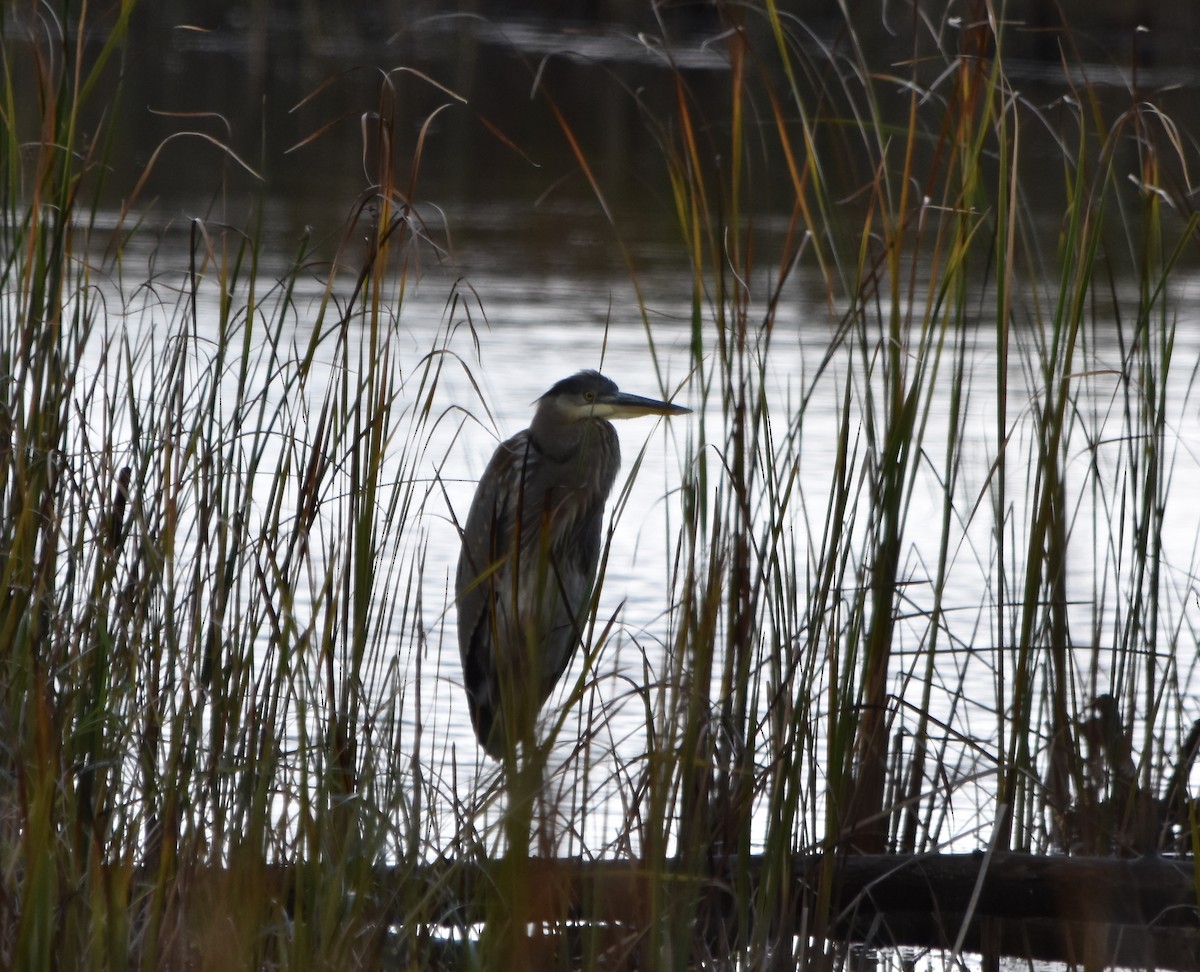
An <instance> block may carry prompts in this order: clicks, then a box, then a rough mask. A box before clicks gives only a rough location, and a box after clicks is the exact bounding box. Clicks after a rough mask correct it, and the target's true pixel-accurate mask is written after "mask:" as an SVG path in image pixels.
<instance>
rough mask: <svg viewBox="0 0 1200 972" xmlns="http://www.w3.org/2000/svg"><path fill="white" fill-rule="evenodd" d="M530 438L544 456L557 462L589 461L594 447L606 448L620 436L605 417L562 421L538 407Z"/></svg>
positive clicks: (530, 427)
mask: <svg viewBox="0 0 1200 972" xmlns="http://www.w3.org/2000/svg"><path fill="white" fill-rule="evenodd" d="M529 437H530V439H532V440H533V444H534V447H535V448H536V449H537V450H538V451H539V452H541V453H542V455H544V456H547V457H549V458H551V459H553V460H555V461H557V462H567V461H568V460H581V461H584V462H586V461H587V455H588V453H589V452H591V450H593V449H600V450H607V448H608V447H609V444H610V443H612V442H613V441H614V440H615V439H616V438H617V430H616V429H614V428H613V427H612V424H611V423H610V422H607V421H605V420H604V419H598V418H593V419H587V420H585V421H582V422H563V421H561V420H560V419H559V418H558V417H557V416H554V415H546V414H543V412H542V411H541V410H539V411H538V412H537V413H536V414H535V415H534V417H533V422H532V423H531V424H530V426H529Z"/></svg>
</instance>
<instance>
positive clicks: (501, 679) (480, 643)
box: [457, 371, 691, 759]
mask: <svg viewBox="0 0 1200 972" xmlns="http://www.w3.org/2000/svg"><path fill="white" fill-rule="evenodd" d="M689 411H691V410H690V409H687V408H683V407H681V406H679V405H671V404H669V403H667V402H660V401H656V400H654V399H651V398H641V397H639V396H637V395H626V394H624V393H622V392H620V391H618V389H617V386H616V385H615V384H614V383H613V382H612V381H610V380H609V379H608V378H605V377H604V375H602V374H600V373H599V372H597V371H581V372H579V373H578V374H576V375H572V376H571V377H570V378H564V379H563V380H562V381H560V382H558V383H557V384H556V385H555V386H554V387H553V388H551V389H550V390H549V391H548V392H546V394H544V395H543V396H542V397H541V398H539V399H538V400H537V411H536V412H535V413H534V416H533V423H532V424H531V425H530V426H529V428H527V429H525V431H523V432H518V433H517V434H516V435H514V436H513V437H512V438H511V439H508V440H507V441H506V442H503V443H501V445H500V447H499V448H497V449H496V453H495V455H493V456H492V460H491V462H489V463H488V466H487V469H485V470H484V473H483V478H481V479H480V480H479V487H478V489H477V490H476V492H475V499H474V500H473V501H472V503H471V511H470V513H468V514H467V523H466V528H465V529H464V530H463V537H462V553H461V554H460V556H459V560H458V582H457V595H458V647H459V652H460V654H461V656H462V668H463V679H464V682H465V684H466V689H467V701H468V703H469V705H470V710H471V722H472V724H473V725H474V727H475V734H476V735H477V736H478V737H479V741H480V743H482V744H483V747H484V749H485V750H487V752H488V754H489V755H490V756H492V757H493V758H495V759H500V758H501V757H502V756H503V754H504V752H505V748H506V746H509V745H511V744H513V743H515V742H517V741H518V740H524V741H529V740H531V739H532V731H533V725H534V720H535V718H536V716H537V713H538V710H540V709H541V707H542V704H543V703H544V702H545V701H546V698H547V697H548V696H549V695H550V692H551V690H552V689H553V688H554V683H555V682H557V681H558V679H559V677H560V676H561V675H562V673H563V670H564V669H565V668H566V667H567V664H568V662H569V661H570V660H571V655H572V654H574V652H575V649H576V648H577V647H578V646H579V644H580V641H581V638H582V634H583V627H584V624H585V622H586V619H587V612H588V604H589V602H590V600H591V594H592V585H593V583H594V582H595V579H596V564H597V562H598V560H599V558H600V534H601V523H602V519H603V515H604V503H605V501H606V500H607V499H608V494H609V492H610V491H611V490H612V487H613V483H614V482H615V480H616V478H617V470H618V469H620V466H621V447H620V443H619V442H618V440H617V430H616V429H614V428H613V427H612V425H610V424H609V423H608V422H607V421H606V419H610V418H633V417H635V416H638V415H682V414H684V413H686V412H689Z"/></svg>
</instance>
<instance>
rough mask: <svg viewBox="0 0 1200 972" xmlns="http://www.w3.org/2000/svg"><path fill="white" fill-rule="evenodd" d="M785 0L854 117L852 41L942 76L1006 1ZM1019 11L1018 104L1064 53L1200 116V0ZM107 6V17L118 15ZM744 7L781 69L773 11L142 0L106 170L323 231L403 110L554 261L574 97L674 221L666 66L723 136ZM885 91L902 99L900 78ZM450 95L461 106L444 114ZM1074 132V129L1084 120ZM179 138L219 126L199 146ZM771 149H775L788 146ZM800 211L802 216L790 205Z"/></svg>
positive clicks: (121, 179)
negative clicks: (1197, 67)
mask: <svg viewBox="0 0 1200 972" xmlns="http://www.w3.org/2000/svg"><path fill="white" fill-rule="evenodd" d="M779 6H780V9H781V10H782V11H783V12H784V20H785V22H786V23H787V25H788V28H789V30H790V32H791V33H790V36H791V39H792V42H793V43H795V44H796V45H797V47H798V49H800V50H802V51H803V53H804V57H806V58H807V59H808V60H807V63H808V66H809V69H808V70H806V72H805V73H803V74H801V75H800V76H799V83H800V84H807V85H811V86H812V87H811V89H810V90H807V91H803V92H802V96H804V97H806V98H811V103H810V104H809V105H808V106H807V107H809V108H810V109H811V108H813V107H814V106H817V107H819V109H820V111H821V112H822V113H823V114H824V115H825V116H826V117H833V116H837V117H843V118H846V117H850V115H849V112H848V109H847V106H846V105H843V104H835V103H832V102H830V101H829V100H823V99H828V98H829V97H830V95H829V92H831V91H832V92H834V97H836V92H837V89H838V83H837V79H836V75H837V73H838V72H839V71H843V72H849V71H851V70H852V68H851V67H849V66H848V65H849V64H851V62H852V61H853V58H852V57H851V56H850V54H849V52H850V50H851V48H852V47H853V46H854V45H858V47H859V48H861V49H862V51H863V58H862V59H863V60H864V61H865V62H866V63H868V64H870V65H878V68H877V70H878V71H879V72H880V73H881V75H886V74H890V73H894V74H895V75H896V76H897V77H908V76H909V75H910V74H911V71H912V69H911V67H910V65H911V64H913V63H917V64H918V65H924V64H925V63H926V62H927V63H928V71H929V78H928V79H927V80H928V81H929V82H930V83H933V82H934V81H935V79H936V78H937V76H938V75H939V74H940V73H942V72H943V71H944V68H945V64H946V61H945V58H944V56H940V55H939V56H934V55H936V54H937V50H938V48H940V49H941V51H943V52H953V51H955V50H958V49H959V46H960V44H962V43H964V42H963V40H962V35H963V26H964V24H970V23H971V18H972V17H986V16H987V10H986V7H985V5H984V4H982V3H966V4H952V5H949V9H948V10H947V9H944V8H943V7H941V6H940V5H927V6H928V9H926V8H924V7H922V8H913V7H911V6H906V5H904V4H888V3H880V2H879V0H873V2H870V3H866V2H863V3H858V4H853V3H852V4H850V7H851V8H852V9H851V15H852V16H851V22H852V23H853V32H854V33H853V37H851V35H850V32H849V30H848V29H847V26H846V24H847V20H846V18H845V16H844V14H843V13H842V12H841V11H840V9H839V4H838V3H836V2H834V0H821V2H805V3H799V2H795V0H792V2H786V3H781V4H780V5H779ZM935 8H937V9H935ZM1060 9H1061V10H1062V11H1063V13H1065V15H1066V16H1067V17H1068V18H1070V20H1069V27H1065V26H1064V24H1063V22H1062V20H1061V15H1060V13H1059V10H1060ZM1004 13H1005V17H1006V24H1007V26H1006V27H1005V28H1004V29H1003V31H1002V35H1001V36H1002V38H1003V41H1002V42H1003V44H1004V45H1005V48H1004V52H1003V54H1004V63H1005V70H1006V73H1007V74H1008V75H1009V78H1010V81H1011V82H1012V84H1013V85H1014V87H1019V93H1020V95H1021V97H1023V98H1026V99H1028V100H1029V101H1030V102H1031V103H1032V104H1035V105H1037V106H1038V107H1039V109H1041V108H1043V107H1044V108H1045V111H1046V119H1047V124H1046V127H1047V128H1050V127H1052V126H1053V125H1055V124H1057V122H1056V121H1055V119H1056V117H1057V116H1056V115H1055V112H1056V111H1063V110H1064V109H1062V108H1061V107H1058V108H1056V107H1055V105H1056V103H1057V102H1059V101H1061V98H1062V95H1063V93H1064V92H1065V90H1066V89H1065V86H1064V74H1063V69H1062V66H1061V65H1062V63H1063V62H1064V60H1065V61H1066V62H1067V63H1069V64H1071V65H1082V66H1084V67H1085V68H1086V70H1087V71H1088V74H1087V76H1086V81H1087V82H1089V83H1090V84H1091V85H1093V89H1094V90H1096V91H1099V92H1100V93H1101V94H1102V96H1103V97H1105V98H1108V99H1110V101H1111V105H1110V107H1112V108H1113V110H1114V112H1119V111H1121V110H1123V108H1124V107H1125V106H1127V105H1128V104H1130V103H1132V102H1133V101H1135V100H1137V99H1140V98H1142V97H1146V96H1148V97H1152V98H1153V100H1155V101H1156V103H1158V104H1160V105H1161V106H1162V107H1163V108H1164V110H1166V111H1167V112H1169V113H1171V114H1172V116H1173V117H1175V118H1176V120H1177V121H1178V122H1179V123H1180V125H1181V127H1183V128H1185V129H1188V130H1191V129H1194V128H1195V127H1196V126H1195V124H1193V116H1194V115H1195V114H1196V112H1197V107H1196V105H1195V104H1194V100H1195V99H1193V98H1191V97H1190V96H1189V90H1191V89H1193V88H1194V80H1195V79H1194V77H1193V75H1194V73H1195V71H1194V67H1193V65H1194V64H1195V63H1196V45H1197V43H1198V41H1197V38H1200V30H1197V28H1198V27H1200V5H1198V4H1195V3H1193V2H1190V0H1175V2H1153V3H1152V2H1149V0H1145V2H1136V3H1130V2H1128V0H1095V2H1091V3H1088V4H1070V3H1068V4H1064V5H1053V4H1046V3H1042V2H1040V0H1026V2H1012V3H1008V4H1006V5H1005V6H1004ZM6 16H7V17H8V18H9V20H10V22H12V23H13V24H14V26H15V27H16V28H20V27H21V26H22V25H21V24H20V20H21V18H22V17H28V16H30V14H29V13H28V11H26V12H25V13H21V12H19V11H14V10H13V9H12V8H10V10H9V12H8V13H7V14H6ZM90 16H92V17H93V20H92V25H93V27H94V28H95V29H96V30H97V31H99V30H100V29H101V28H102V26H103V24H102V22H101V21H99V20H97V19H96V16H95V15H94V14H90ZM731 17H737V18H738V19H739V22H740V23H742V24H744V26H745V28H746V29H747V31H748V32H749V34H750V35H751V38H752V41H753V49H754V51H755V57H756V68H758V69H761V70H762V71H764V72H766V74H767V75H768V76H769V75H770V73H771V72H772V71H773V70H775V69H776V64H775V63H773V61H772V58H773V45H774V41H773V39H772V37H771V35H770V32H769V25H768V23H767V18H766V16H765V15H764V13H763V11H762V10H761V5H755V4H750V5H733V4H731V5H728V6H727V7H725V8H723V9H719V8H718V7H717V6H716V5H714V4H711V3H665V4H652V3H650V2H648V0H591V2H583V0H557V2H550V3H536V4H533V3H516V2H501V3H497V2H490V0H489V2H486V3H485V2H483V0H474V2H471V0H461V2H450V3H446V2H433V0H417V2H412V0H391V2H381V3H370V4H364V3H358V2H350V0H340V2H327V0H291V2H280V0H274V2H273V0H249V2H244V3H234V4H230V3H228V2H226V0H221V2H218V0H180V2H167V3H143V4H141V5H140V6H139V7H138V8H137V10H136V12H135V15H134V18H133V20H132V23H131V42H130V45H129V49H128V55H127V60H126V63H125V64H124V65H123V66H122V69H121V72H120V75H121V84H122V85H123V87H124V91H123V96H122V98H120V99H119V102H118V103H119V104H120V105H121V106H122V107H121V112H120V115H119V117H118V120H117V127H116V131H117V132H118V137H119V147H118V151H117V153H116V158H117V159H118V161H119V163H120V164H118V165H115V166H114V167H113V169H112V172H111V175H110V176H109V177H108V178H107V179H106V181H105V184H104V186H103V192H104V194H105V199H104V201H105V202H106V203H108V204H110V205H116V204H119V203H120V202H121V201H122V200H124V199H125V198H126V197H127V194H128V193H130V192H131V191H132V188H133V187H134V186H135V185H137V184H138V182H139V180H140V179H141V178H142V175H143V173H144V172H145V171H146V169H147V167H150V169H151V172H150V175H149V178H148V179H147V180H146V181H145V183H144V185H143V188H142V192H143V197H144V198H149V199H151V200H154V201H156V205H157V206H158V213H159V215H160V216H162V217H164V218H167V219H179V218H186V217H191V216H206V217H210V218H211V217H212V216H213V215H214V214H215V215H218V216H220V217H221V218H223V219H227V220H229V221H231V222H237V221H239V220H240V219H242V218H244V215H245V214H246V213H248V212H250V211H251V210H252V207H253V206H254V205H255V204H257V202H258V201H259V200H264V199H265V200H266V202H267V204H268V205H269V206H270V207H271V208H270V212H269V213H268V220H267V222H268V224H269V225H268V226H267V230H268V232H271V233H281V234H283V235H284V236H289V237H294V236H296V235H298V234H299V233H301V232H303V231H304V228H305V227H309V226H312V227H314V228H315V229H317V230H318V231H321V230H323V229H324V230H326V231H328V232H333V231H334V228H335V227H337V226H339V225H341V224H342V222H343V221H344V220H345V218H346V216H347V214H348V213H350V212H351V211H353V209H354V207H355V205H356V203H357V201H358V200H360V199H362V198H364V194H367V193H369V191H370V188H369V187H370V186H371V184H372V181H373V178H372V175H373V172H372V167H373V165H374V160H373V157H372V150H373V145H372V140H371V137H370V136H369V134H367V135H364V133H368V132H369V129H370V124H369V122H370V121H371V120H372V119H374V118H376V117H378V115H379V113H380V111H381V110H382V111H383V112H384V113H385V114H387V115H388V116H389V117H390V118H391V119H392V120H393V122H394V126H395V127H394V131H393V140H394V146H395V149H396V151H395V156H394V167H395V170H396V178H397V184H399V185H405V184H406V180H407V179H408V178H409V176H410V175H411V172H412V163H413V161H414V159H415V158H416V154H417V145H418V141H419V139H420V138H421V135H422V133H423V132H424V137H425V142H424V149H423V154H422V155H421V160H420V162H421V164H420V178H419V182H418V185H417V192H416V198H417V199H418V200H425V201H431V202H434V203H436V205H437V206H438V207H440V208H441V209H442V210H443V211H445V212H446V214H447V216H448V217H449V219H450V221H451V223H452V224H453V225H454V226H455V228H456V230H457V232H458V233H459V239H460V242H461V241H462V240H465V239H468V238H469V236H470V234H471V233H474V232H478V233H484V234H487V233H489V232H495V233H499V234H501V235H505V236H508V237H509V238H511V236H512V235H513V234H514V233H518V232H519V233H521V234H522V235H523V237H524V239H525V241H526V242H529V241H530V234H536V233H537V232H543V233H545V234H546V240H547V247H546V252H547V256H548V258H549V259H554V258H555V256H556V254H557V253H558V249H559V248H557V247H556V246H555V242H556V240H557V239H558V238H559V237H560V235H561V233H562V226H561V225H559V224H557V223H555V221H554V218H553V214H554V213H556V212H559V211H560V210H565V211H566V213H567V215H566V216H565V217H563V218H566V219H574V218H575V216H576V215H577V211H576V210H577V207H579V206H580V205H584V204H585V203H587V202H588V201H589V200H591V198H592V193H591V188H590V187H589V185H588V184H587V180H586V179H585V177H584V176H583V174H582V173H581V171H580V167H579V165H578V163H577V160H576V158H575V157H574V155H573V152H572V149H571V146H570V144H569V142H568V140H567V139H566V138H565V137H564V133H563V127H562V123H561V122H560V120H559V116H557V115H556V114H555V111H556V110H557V111H559V112H561V118H562V119H565V120H566V122H567V123H568V124H569V125H570V126H571V131H572V136H573V137H574V138H575V139H577V141H578V146H579V149H580V151H582V152H583V153H584V154H585V155H586V157H587V159H588V161H589V164H590V166H591V167H592V169H593V172H594V173H595V175H596V177H597V178H598V179H599V180H600V182H601V184H602V185H603V189H604V192H605V194H606V200H607V202H608V204H609V205H610V206H611V208H612V210H613V211H614V214H615V215H617V216H620V217H623V218H624V219H625V220H626V221H627V223H626V225H627V226H630V225H632V224H634V223H636V224H638V228H639V230H643V231H646V232H650V233H670V232H671V229H670V226H671V224H672V222H673V218H674V216H673V211H672V210H673V206H672V203H671V200H670V198H669V195H668V193H667V190H666V188H665V185H664V179H663V171H664V154H663V149H662V145H661V133H662V128H661V126H662V124H663V123H664V122H665V121H666V120H668V119H669V118H670V117H671V115H672V113H673V111H674V99H675V98H676V96H677V95H676V89H675V85H674V76H673V75H672V73H671V71H669V70H667V69H666V67H667V64H668V59H669V60H670V62H671V63H672V64H673V66H674V67H676V68H678V69H679V71H680V74H679V76H680V77H682V78H683V79H684V81H685V83H686V85H687V88H688V94H689V96H690V97H691V98H692V99H693V101H694V103H695V104H696V105H699V106H701V108H702V110H703V109H705V108H708V109H710V113H711V118H712V119H714V124H713V126H712V128H711V129H710V130H708V131H705V132H702V133H701V134H702V136H703V137H705V138H709V139H712V140H713V144H714V145H718V144H719V142H720V139H721V138H722V137H723V134H722V130H721V126H722V125H723V124H724V123H723V122H722V121H720V119H722V118H724V117H727V115H726V113H725V110H724V109H725V105H726V99H727V97H728V91H729V79H728V73H727V71H728V65H727V60H726V56H725V47H724V42H723V39H722V38H723V31H725V29H726V27H727V26H728V24H729V18H731ZM25 26H28V25H25ZM9 36H10V37H13V36H14V33H13V30H12V29H10V32H9ZM668 51H669V55H668V54H667V53H666V52H668ZM926 59H927V61H926ZM922 69H923V68H922V67H919V68H918V71H920V70H922ZM114 78H115V72H114ZM830 79H833V83H830ZM1077 80H1083V79H1077ZM431 82H436V83H431ZM438 86H442V87H443V88H444V89H446V90H442V89H441V88H439V87H438ZM776 87H777V88H779V90H782V88H781V87H780V86H779V85H778V83H777V84H776ZM880 87H881V89H882V90H885V92H886V90H887V86H886V84H882V85H880ZM449 92H453V95H451V94H450V93H449ZM546 95H549V96H550V97H549V99H548V98H547V97H545V96H546ZM895 95H896V97H895V98H894V99H893V100H892V101H888V100H886V99H885V100H884V101H883V102H881V108H882V109H883V110H885V111H887V110H891V109H895V110H896V111H897V112H898V113H902V112H904V111H906V110H907V109H906V107H905V100H906V98H907V94H906V91H905V88H904V86H903V85H902V84H899V83H897V84H896V85H895ZM458 98H461V99H463V101H459V100H457V99H458ZM550 99H552V103H551V100H550ZM98 103H102V102H98ZM443 106H448V108H447V109H446V110H442V111H440V112H439V109H440V108H442V107H443ZM757 110H759V111H764V110H765V106H758V108H757ZM435 113H437V114H436V118H434V120H433V122H432V123H431V124H430V125H429V126H428V128H425V126H426V123H427V121H428V120H429V119H430V117H431V116H432V115H434V114H435ZM666 123H667V124H669V122H666ZM1063 124H1065V125H1068V127H1069V126H1070V122H1069V119H1067V120H1064V121H1063ZM182 132H195V133H200V134H202V135H203V136H205V137H203V138H197V137H188V136H184V137H180V133H182ZM497 132H499V133H501V134H502V137H498V136H497V134H496V133H497ZM1041 134H1042V136H1045V135H1046V133H1045V132H1043V133H1041ZM1032 137H1033V138H1037V137H1039V136H1038V133H1032ZM506 140H507V141H506ZM768 141H769V140H764V148H763V151H764V152H768V153H769V152H771V151H772V150H773V149H772V147H771V146H769V145H767V142H768ZM218 143H219V144H218ZM221 146H224V147H226V148H228V149H229V150H230V151H232V152H233V153H236V155H237V156H238V157H240V158H241V159H243V160H245V162H246V163H247V164H248V166H250V167H251V168H253V169H254V171H255V172H256V173H257V174H258V176H261V181H260V180H259V179H257V178H255V177H252V176H250V175H249V174H248V173H247V172H245V171H244V170H243V169H242V168H241V167H240V166H239V165H237V164H236V163H235V162H233V161H232V159H231V158H230V157H229V155H228V154H227V153H226V152H225V151H223V149H222V148H221ZM1027 151H1032V150H1029V149H1027ZM714 154H719V153H714ZM838 175H839V176H844V178H845V179H846V186H845V194H846V195H847V196H848V197H849V196H853V195H854V193H855V192H856V187H861V185H863V184H865V183H866V182H869V180H870V178H871V173H869V172H865V171H864V172H860V171H858V170H857V166H856V162H855V160H854V159H853V158H848V159H846V160H845V165H844V167H840V168H839V171H838ZM756 188H759V187H756ZM786 188H787V187H786V186H784V189H785V190H786ZM762 192H763V193H764V194H763V195H761V196H759V197H758V198H755V199H754V200H753V202H754V205H755V206H756V207H757V208H758V209H759V210H760V211H768V212H770V211H773V210H774V209H775V208H776V203H775V201H773V200H772V199H771V198H770V197H769V195H766V194H765V193H766V192H767V190H765V189H763V190H762ZM218 205H219V207H220V208H219V210H218V209H216V208H215V207H217V206H218ZM779 205H780V206H783V207H784V209H785V211H786V207H787V205H788V203H787V200H786V199H783V200H782V201H780V202H779ZM535 209H537V210H538V213H537V216H536V217H534V216H533V215H532V214H533V213H534V210H535ZM593 209H594V206H593ZM523 220H527V222H523ZM655 223H658V224H659V225H658V226H657V227H656V226H655V225H654V224H655ZM539 228H540V229H539Z"/></svg>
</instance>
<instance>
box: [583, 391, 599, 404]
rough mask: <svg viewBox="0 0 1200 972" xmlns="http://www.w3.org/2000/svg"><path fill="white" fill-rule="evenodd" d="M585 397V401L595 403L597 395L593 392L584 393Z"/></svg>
mask: <svg viewBox="0 0 1200 972" xmlns="http://www.w3.org/2000/svg"><path fill="white" fill-rule="evenodd" d="M583 397H584V400H585V401H589V402H594V401H595V400H596V393H595V392H592V391H589V392H584V393H583Z"/></svg>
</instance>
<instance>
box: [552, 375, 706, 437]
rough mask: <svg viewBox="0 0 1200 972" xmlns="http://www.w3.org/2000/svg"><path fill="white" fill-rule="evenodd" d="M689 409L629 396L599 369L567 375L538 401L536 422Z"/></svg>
mask: <svg viewBox="0 0 1200 972" xmlns="http://www.w3.org/2000/svg"><path fill="white" fill-rule="evenodd" d="M690 411H691V409H690V408H684V407H683V406H682V405H672V404H671V403H670V402H661V401H658V400H657V399H654V398H643V397H642V396H641V395H628V394H626V393H625V392H623V391H621V390H620V389H618V388H617V385H616V382H614V381H612V380H611V379H609V378H605V377H604V375H602V374H600V372H598V371H580V372H578V373H577V374H574V375H571V377H570V378H564V379H563V380H562V381H560V382H558V383H557V384H555V385H554V387H553V388H551V389H550V390H549V391H548V392H546V394H544V395H543V396H542V397H541V398H539V399H538V400H537V417H536V419H535V421H539V420H540V421H541V422H543V423H545V424H551V423H554V424H561V425H574V424H575V423H577V422H584V421H587V420H589V419H625V418H637V417H638V416H639V415H685V414H687V413H688V412H690Z"/></svg>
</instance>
